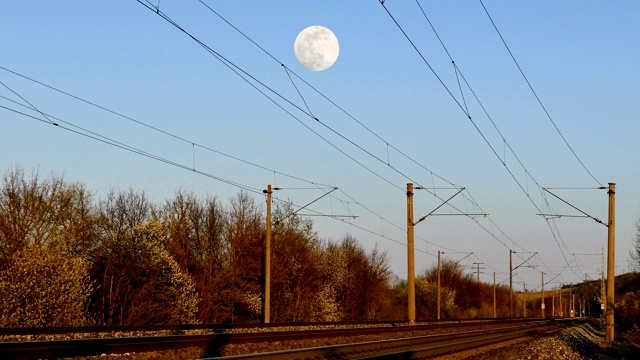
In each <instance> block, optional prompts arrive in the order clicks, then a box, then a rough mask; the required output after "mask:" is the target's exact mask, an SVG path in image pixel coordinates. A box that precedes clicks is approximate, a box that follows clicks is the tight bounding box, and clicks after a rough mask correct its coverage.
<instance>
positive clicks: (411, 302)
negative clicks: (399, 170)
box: [407, 183, 416, 325]
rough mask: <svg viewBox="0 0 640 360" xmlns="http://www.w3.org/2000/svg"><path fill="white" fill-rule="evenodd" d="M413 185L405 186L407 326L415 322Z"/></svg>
mask: <svg viewBox="0 0 640 360" xmlns="http://www.w3.org/2000/svg"><path fill="white" fill-rule="evenodd" d="M413 228H414V224H413V184H412V183H408V184H407V267H408V269H407V270H408V271H407V294H408V317H409V319H408V320H409V325H414V324H415V322H416V289H415V266H414V254H413V246H414V245H413V240H414V239H413Z"/></svg>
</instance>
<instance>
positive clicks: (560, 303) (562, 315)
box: [558, 291, 564, 317]
mask: <svg viewBox="0 0 640 360" xmlns="http://www.w3.org/2000/svg"><path fill="white" fill-rule="evenodd" d="M558 296H559V303H558V306H560V317H564V308H563V307H562V291H560V292H559V293H558Z"/></svg>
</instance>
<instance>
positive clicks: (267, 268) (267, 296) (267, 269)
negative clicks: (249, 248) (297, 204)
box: [263, 185, 272, 324]
mask: <svg viewBox="0 0 640 360" xmlns="http://www.w3.org/2000/svg"><path fill="white" fill-rule="evenodd" d="M264 193H266V194H267V219H266V222H267V229H266V236H265V238H266V239H265V244H264V318H263V322H264V323H265V324H266V323H268V322H269V319H270V317H271V314H270V312H271V193H272V191H271V185H267V190H265V191H264Z"/></svg>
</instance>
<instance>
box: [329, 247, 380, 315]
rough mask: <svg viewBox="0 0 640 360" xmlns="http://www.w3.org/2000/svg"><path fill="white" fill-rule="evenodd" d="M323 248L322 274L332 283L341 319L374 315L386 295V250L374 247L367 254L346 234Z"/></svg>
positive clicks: (378, 310)
mask: <svg viewBox="0 0 640 360" xmlns="http://www.w3.org/2000/svg"><path fill="white" fill-rule="evenodd" d="M325 251H326V255H325V256H326V257H325V259H324V269H325V274H326V275H327V276H328V279H327V281H330V282H331V283H332V285H333V286H334V291H335V294H336V302H337V303H338V306H339V309H340V311H341V313H342V316H343V319H342V320H354V321H355V320H373V319H376V318H377V317H378V316H379V314H380V313H381V309H382V304H383V303H384V298H385V297H386V296H387V295H388V282H389V276H390V272H389V265H388V261H389V260H388V257H387V254H386V253H385V252H380V251H378V249H377V248H376V249H374V250H372V251H371V252H370V253H369V254H367V253H366V251H365V250H364V248H363V247H362V246H361V245H359V244H358V242H357V241H356V239H355V238H353V237H352V236H350V235H347V236H345V237H344V238H343V240H342V242H341V243H340V244H333V243H329V244H328V245H327V248H326V250H325Z"/></svg>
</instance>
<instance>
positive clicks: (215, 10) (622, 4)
mask: <svg viewBox="0 0 640 360" xmlns="http://www.w3.org/2000/svg"><path fill="white" fill-rule="evenodd" d="M158 3H159V4H160V7H159V12H156V11H154V7H155V6H157V5H158ZM483 3H484V6H485V7H486V9H487V11H488V12H489V14H490V15H491V18H492V19H493V22H494V23H495V25H496V27H497V28H498V30H499V31H500V33H501V35H502V37H503V38H504V41H505V42H506V43H507V45H508V46H509V49H510V50H511V53H512V54H513V56H514V57H515V59H516V60H517V62H518V64H519V66H520V68H521V69H522V71H523V72H524V74H525V75H526V78H527V80H528V81H529V83H530V84H531V86H532V87H533V89H534V90H535V93H536V94H537V96H538V98H539V99H540V101H541V102H542V104H543V105H544V109H543V107H542V106H541V105H540V104H539V103H538V100H537V99H536V96H535V95H534V93H533V92H532V91H531V89H530V88H529V85H528V84H527V81H526V80H525V79H524V78H523V76H522V74H521V73H520V71H519V69H518V67H517V66H516V64H515V63H514V61H513V59H512V58H511V56H510V54H509V51H507V48H506V47H505V45H504V44H503V43H502V40H501V38H500V36H499V35H498V33H497V32H496V30H495V29H494V27H493V25H492V22H491V20H490V19H489V17H488V16H487V14H486V13H485V9H484V8H483ZM483 3H481V2H479V1H419V2H414V1H393V0H388V1H386V2H385V3H384V6H385V7H386V9H385V7H383V6H382V5H381V4H380V2H379V1H377V0H369V1H337V0H336V1H322V2H317V1H293V0H288V1H269V2H266V1H202V2H201V1H197V0H185V1H168V0H165V1H161V2H158V1H151V2H146V1H141V2H138V1H135V0H128V1H125V0H117V1H108V2H86V1H64V2H52V1H48V2H42V1H4V2H2V3H0V32H1V33H2V34H3V35H2V36H1V37H0V49H1V50H0V54H1V55H0V82H2V84H0V96H1V97H0V106H1V107H0V125H1V130H0V144H1V149H2V151H1V152H0V172H2V173H5V172H6V171H7V170H9V169H11V168H12V167H15V166H20V167H22V168H24V169H25V170H26V171H27V172H31V171H36V170H37V171H39V172H40V174H44V175H46V174H49V173H50V172H54V173H57V174H64V176H65V178H66V179H67V180H68V181H74V182H75V181H77V182H81V183H83V184H85V185H86V186H87V188H88V189H89V190H91V191H93V193H94V194H95V197H96V199H100V198H101V197H103V196H104V195H105V194H107V193H108V192H109V191H110V190H111V189H115V190H127V189H129V188H131V189H134V190H137V191H144V192H145V193H146V194H147V195H148V196H149V197H150V198H151V199H152V200H153V201H154V202H156V203H162V202H163V201H164V200H166V199H168V198H170V197H172V196H173V194H174V193H175V192H176V191H177V190H180V189H183V190H187V191H193V192H194V193H196V194H198V195H199V196H203V197H204V196H206V195H207V194H208V195H214V196H217V197H218V198H219V199H220V200H222V201H223V202H224V203H228V201H229V199H231V198H232V197H233V196H234V195H236V194H237V193H238V192H239V191H241V189H242V190H244V191H248V192H249V194H251V196H253V197H254V198H255V199H256V202H257V203H258V204H260V205H261V206H263V204H264V195H263V194H262V189H265V188H266V186H267V184H271V185H273V186H278V187H281V188H283V189H282V190H279V191H277V192H276V193H275V196H276V197H277V199H278V200H289V201H291V202H293V203H294V204H296V205H298V206H302V205H305V204H308V203H310V202H313V201H314V200H316V199H317V198H319V197H321V196H322V195H324V194H326V193H327V192H328V191H329V189H330V188H331V187H337V188H338V190H336V191H334V192H331V193H330V194H329V195H326V196H324V197H321V198H320V199H319V200H317V201H315V202H313V203H312V204H311V205H310V206H309V207H308V208H306V209H304V210H301V211H300V214H301V215H302V216H309V215H319V214H324V215H335V216H337V217H328V216H312V217H310V219H312V220H313V221H314V224H315V229H316V231H317V232H318V234H319V236H320V238H322V239H327V240H336V241H337V240H340V239H341V238H342V237H344V236H345V235H346V234H350V235H352V236H354V237H355V238H356V239H358V241H359V242H360V243H361V244H363V246H364V247H366V248H367V249H372V248H374V247H375V246H377V247H378V248H379V249H381V250H385V251H387V253H388V256H389V258H390V265H391V270H392V271H393V272H394V273H395V274H397V275H398V276H400V277H403V278H404V277H406V274H407V265H406V263H407V261H406V252H407V248H406V242H407V239H406V237H407V236H406V225H407V218H406V217H407V208H406V203H407V197H406V194H405V192H406V184H407V183H415V184H416V186H418V185H420V186H423V187H424V188H425V190H416V191H415V195H414V213H415V218H416V219H418V218H420V217H421V216H423V215H425V214H428V213H429V212H430V211H432V210H433V209H435V208H437V207H438V206H439V205H440V204H441V203H442V202H443V200H446V199H448V198H449V197H451V196H453V195H454V194H455V193H456V192H457V191H458V190H457V189H458V188H459V187H465V190H464V191H463V192H461V193H460V194H459V195H457V196H455V197H453V198H452V199H451V201H450V202H449V204H451V205H452V206H453V207H451V206H449V205H445V206H442V207H441V208H439V209H438V210H437V211H436V212H435V213H434V214H437V215H445V214H456V215H459V214H460V213H467V214H489V216H488V217H481V216H473V217H466V216H454V215H446V216H429V217H427V218H426V219H425V220H424V221H422V222H420V223H419V224H417V225H416V226H415V233H416V273H421V272H422V271H424V270H425V269H427V268H429V267H431V266H434V264H435V261H436V256H435V255H436V254H437V252H438V250H440V251H443V252H444V254H443V255H442V256H443V257H444V258H449V259H452V260H456V261H457V260H461V264H463V265H465V266H468V271H469V272H470V273H474V274H475V269H476V265H475V264H476V263H481V265H480V268H481V272H482V273H481V279H482V281H484V282H491V281H493V273H494V272H496V273H497V275H496V276H497V279H498V282H502V283H505V281H506V283H507V284H508V269H509V258H508V254H509V249H512V250H514V251H516V254H515V255H514V266H515V265H518V264H520V263H522V262H523V261H524V260H526V259H527V258H529V257H531V256H533V257H532V258H531V259H530V260H529V261H528V262H527V263H526V264H524V265H523V266H522V267H520V268H519V269H518V270H517V271H516V275H515V279H514V281H515V283H516V285H515V287H516V289H521V288H522V286H523V283H526V284H527V285H526V286H527V288H528V289H536V288H538V289H539V288H540V282H541V281H540V272H541V271H543V272H545V273H546V275H545V279H547V280H549V284H547V285H545V289H548V288H552V287H555V286H558V285H560V283H575V282H580V281H582V280H584V279H585V278H591V279H598V278H599V272H598V271H599V269H600V266H601V263H600V260H601V257H600V252H601V249H602V248H603V247H604V248H605V251H606V240H607V229H606V227H605V226H602V225H601V224H598V223H596V222H595V221H593V220H591V219H588V218H575V217H561V218H559V219H545V217H543V216H540V215H537V214H539V213H545V214H563V215H581V214H580V213H578V212H577V211H576V210H574V209H572V208H571V207H569V206H568V205H566V204H565V203H563V202H561V201H560V200H559V199H557V198H555V197H553V196H551V195H550V194H549V193H546V192H545V191H543V190H542V189H541V187H548V188H554V189H550V191H551V192H553V193H554V194H556V195H557V196H559V197H561V198H562V199H565V200H566V201H568V202H570V203H571V204H573V205H574V206H576V207H577V208H579V209H580V210H582V211H584V212H586V213H588V214H589V215H591V216H593V217H595V218H597V219H601V220H603V221H604V222H606V221H607V216H608V213H607V204H608V199H607V193H606V190H597V189H596V188H597V187H600V186H607V183H608V182H615V183H617V192H616V273H623V272H627V271H629V270H630V267H629V266H630V264H629V261H628V260H629V250H630V249H631V244H632V241H633V238H634V236H635V231H636V221H637V219H638V217H639V216H640V184H639V181H638V179H640V160H639V154H640V145H639V144H640V142H639V141H638V137H639V135H640V123H639V121H638V120H639V117H640V115H639V114H640V101H639V100H638V99H639V98H640V81H639V80H640V69H639V67H638V64H640V47H639V46H638V45H639V44H638V35H639V34H640V22H638V21H637V19H638V16H639V15H640V2H638V1H616V2H594V1H578V0H576V1H517V2H516V1H496V0H485V1H484V2H483ZM144 5H147V6H148V7H145V6H144ZM419 5H420V6H419ZM421 8H422V9H421ZM387 10H388V11H389V13H391V15H392V16H393V18H394V19H395V20H396V21H397V23H398V24H399V25H400V26H401V27H402V29H403V30H404V31H405V33H406V34H407V36H408V37H409V38H410V39H411V41H412V43H411V42H409V40H407V38H406V37H405V36H404V34H403V33H402V32H401V30H400V29H399V28H398V26H397V25H396V23H395V22H394V20H393V19H392V18H391V16H390V15H389V14H388V13H387ZM422 10H424V13H423V12H422ZM161 14H164V15H165V16H166V17H168V18H170V19H171V20H172V21H173V22H174V23H175V24H177V25H179V26H180V27H181V28H182V29H184V30H185V31H186V32H188V33H189V34H191V35H192V36H193V37H195V38H197V39H198V40H199V41H200V42H202V43H203V44H205V45H206V46H207V48H206V49H205V48H204V47H203V46H201V45H200V44H198V43H197V42H196V41H194V39H192V38H191V37H189V36H188V35H186V34H185V33H184V32H182V31H181V30H179V29H178V28H176V27H174V26H173V25H171V24H170V23H169V22H168V21H166V20H165V19H163V18H162V17H161ZM425 14H426V17H425ZM427 18H428V20H427ZM429 21H430V23H431V25H432V26H433V29H435V31H436V32H437V35H438V36H439V39H438V37H437V36H436V35H435V33H434V30H433V29H432V27H431V25H430V23H429ZM311 25H322V26H325V27H327V28H329V29H331V30H332V31H333V32H334V33H335V34H336V36H337V38H338V40H339V42H340V56H339V57H338V60H337V61H336V63H335V64H334V65H333V66H332V67H331V68H330V69H328V70H326V71H323V72H311V71H308V70H306V69H304V68H303V67H302V66H301V65H300V64H299V63H298V62H297V61H296V59H295V56H294V53H293V42H294V40H295V38H296V36H297V35H298V33H299V32H300V31H301V30H303V29H304V28H306V27H308V26H311ZM440 41H442V43H441V42H440ZM442 44H444V46H445V47H446V50H445V49H444V48H443V46H442ZM414 46H415V47H416V48H417V49H418V50H419V51H420V53H418V52H417V51H416V49H414ZM447 52H448V54H449V55H450V56H451V58H453V60H454V61H455V65H456V67H457V69H458V71H456V70H455V68H454V66H453V65H452V62H451V58H450V57H449V55H448V54H447ZM282 64H284V65H285V66H282ZM29 78H30V79H33V80H36V81H38V82H40V83H42V84H46V85H48V86H50V87H46V86H43V85H41V84H38V83H36V82H34V81H31V80H29ZM467 84H468V85H467ZM54 89H58V90H62V91H64V92H66V93H68V94H72V95H74V96H75V97H77V98H81V99H83V100H86V101H88V102H91V103H93V104H97V105H100V106H101V107H102V108H98V107H95V106H93V105H91V104H89V103H88V102H85V101H81V100H78V99H77V98H74V97H70V96H67V95H65V94H63V93H61V92H59V91H56V90H54ZM478 99H479V101H478ZM27 102H28V103H27ZM32 106H33V107H35V108H37V109H38V110H39V111H40V112H42V113H45V114H47V117H48V118H49V120H50V121H51V122H56V123H57V124H58V125H62V126H53V125H51V124H50V123H49V120H47V119H46V118H44V117H43V115H42V114H40V113H39V112H37V111H34V110H33V109H29V107H32ZM105 109H108V111H107V110H105ZM545 110H546V112H545ZM21 113H22V114H21ZM467 113H468V114H469V116H470V117H471V119H472V120H473V122H472V121H470V120H469V118H468V116H467ZM547 113H548V114H549V116H548V115H547ZM122 115H124V116H122ZM310 115H312V116H310ZM54 117H55V118H54ZM549 117H551V119H552V120H553V123H552V121H551V120H550V119H549ZM34 118H37V119H39V120H40V121H38V120H36V119H34ZM314 118H317V119H318V120H315V119H314ZM492 122H493V123H492ZM554 123H555V126H554ZM494 124H495V127H494ZM556 126H557V128H558V129H559V131H560V133H561V134H562V136H564V138H565V139H566V141H567V142H568V144H569V145H570V146H571V149H573V151H574V152H575V154H576V155H577V157H578V158H579V159H580V161H582V163H583V164H584V167H586V170H585V168H584V167H583V166H582V165H581V164H580V162H579V161H578V159H576V157H575V156H574V154H573V153H572V151H571V149H570V148H569V147H568V146H567V145H566V144H565V142H564V140H563V138H562V136H561V135H560V134H559V133H558V131H557V130H556V128H555V127H556ZM63 127H65V128H66V129H72V130H74V131H69V130H65V128H63ZM496 128H497V130H496ZM159 130H160V131H159ZM88 131H91V133H89V132H88ZM79 133H83V134H85V135H80V134H79ZM87 135H90V136H91V137H89V136H87ZM100 136H104V137H105V138H102V140H103V141H98V140H96V139H95V138H98V137H100ZM106 139H109V140H106ZM505 140H506V141H505ZM111 141H117V142H119V144H120V145H119V146H114V145H110V144H108V143H107V142H111ZM126 147H129V148H128V149H129V150H127V149H125V148H126ZM133 148H135V149H136V151H137V152H138V153H135V152H132V151H130V150H131V149H133ZM139 152H145V153H146V154H149V156H142V155H140V154H139ZM150 156H151V157H155V159H153V158H151V157H150ZM158 158H161V159H162V160H163V161H158V160H157V159H158ZM194 170H195V171H194ZM587 170H588V171H587ZM325 185H326V186H325ZM341 215H351V216H355V218H346V217H340V216H341ZM470 253H473V254H471V255H469V254H470ZM534 253H537V254H534ZM572 254H579V255H578V256H574V255H572ZM467 255H469V256H467ZM528 266H531V267H528Z"/></svg>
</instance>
